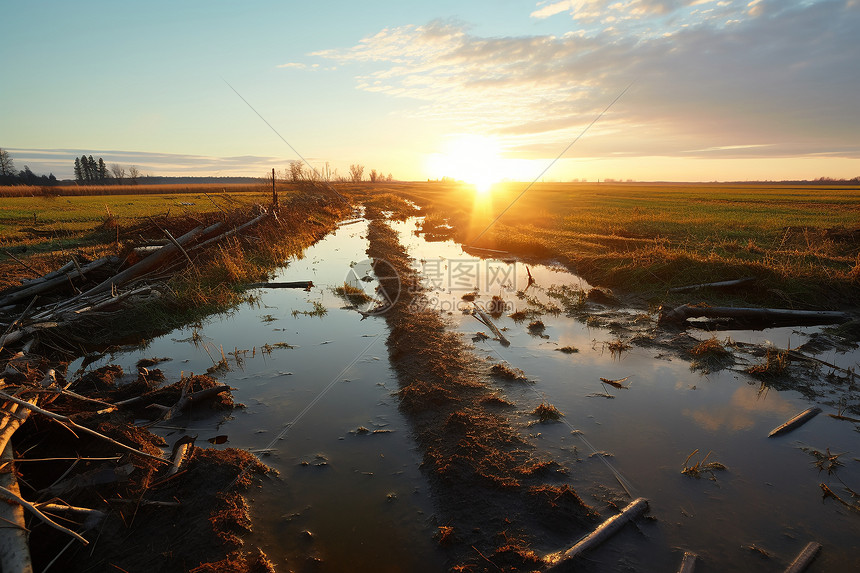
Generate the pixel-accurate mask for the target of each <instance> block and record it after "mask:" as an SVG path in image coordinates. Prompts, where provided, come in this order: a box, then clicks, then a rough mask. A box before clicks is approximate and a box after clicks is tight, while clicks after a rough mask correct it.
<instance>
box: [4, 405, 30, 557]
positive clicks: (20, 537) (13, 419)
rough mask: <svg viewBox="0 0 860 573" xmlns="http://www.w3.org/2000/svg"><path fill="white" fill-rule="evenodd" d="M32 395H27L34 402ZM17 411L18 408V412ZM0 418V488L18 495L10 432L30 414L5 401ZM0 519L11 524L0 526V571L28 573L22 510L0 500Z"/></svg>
mask: <svg viewBox="0 0 860 573" xmlns="http://www.w3.org/2000/svg"><path fill="white" fill-rule="evenodd" d="M35 401H36V398H31V402H33V403H35ZM19 410H20V411H19ZM0 412H2V414H3V418H2V420H0V452H2V455H0V463H2V464H3V467H2V468H0V487H2V488H5V489H6V490H8V491H10V492H12V493H13V494H15V495H18V496H20V495H21V490H20V489H19V488H18V478H17V476H16V474H15V466H14V464H13V459H14V457H15V456H14V452H13V450H12V443H11V439H12V434H14V433H15V430H17V429H18V428H19V427H20V426H21V424H23V423H24V421H26V419H27V418H28V417H29V415H30V410H27V409H25V408H20V407H19V405H18V404H15V403H12V404H8V403H7V404H5V405H4V407H3V408H2V410H0ZM0 521H2V522H3V523H9V524H12V527H2V528H0V571H20V572H22V573H32V571H33V565H32V563H31V560H30V546H29V545H28V543H27V538H28V535H29V531H27V527H26V524H25V521H24V509H23V507H22V506H21V505H19V504H17V503H2V502H0Z"/></svg>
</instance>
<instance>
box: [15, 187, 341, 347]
mask: <svg viewBox="0 0 860 573" xmlns="http://www.w3.org/2000/svg"><path fill="white" fill-rule="evenodd" d="M137 188H138V187H137V186H135V187H126V188H123V189H122V191H123V192H124V194H118V195H106V196H59V197H57V196H39V197H3V198H2V199H0V289H2V288H5V287H8V286H13V285H20V284H21V281H23V280H26V279H32V278H34V277H36V276H40V275H42V274H45V273H47V272H50V271H53V270H56V269H57V268H59V267H61V266H62V265H64V264H66V263H67V262H69V260H70V259H71V257H72V256H73V255H74V256H75V257H76V258H77V260H78V261H79V262H85V261H87V260H94V259H97V258H101V257H104V256H107V255H116V256H118V257H119V260H128V259H127V257H132V258H133V257H134V256H135V255H134V254H133V253H132V248H133V247H136V246H139V245H141V244H146V243H148V242H151V241H157V240H162V241H164V240H165V234H164V232H163V230H164V229H167V230H169V231H170V232H171V233H172V234H173V235H174V236H176V237H178V236H180V235H181V234H183V233H185V232H187V231H189V230H190V229H192V228H194V227H196V226H199V225H202V226H206V225H210V224H212V223H213V222H215V221H218V220H223V221H226V222H227V224H228V225H230V226H235V225H239V224H241V223H244V222H245V221H247V220H249V219H251V218H252V217H254V216H255V214H256V207H255V205H257V204H260V205H264V206H269V205H270V204H271V200H272V195H271V187H269V188H268V189H266V190H265V191H264V190H263V189H259V190H256V191H240V192H235V191H234V192H224V191H223V190H222V191H221V192H220V193H208V192H199V191H198V192H197V193H188V192H185V191H184V190H180V191H179V192H178V193H171V192H170V188H169V187H165V188H162V189H161V192H160V193H158V194H151V193H145V194H142V195H135V194H133V193H134V191H136V190H137ZM278 195H279V201H280V205H281V209H280V211H279V216H278V218H277V220H274V219H267V220H266V221H265V222H264V223H260V224H258V225H256V226H255V227H254V228H253V236H254V239H253V240H251V239H248V238H247V237H246V238H241V239H240V238H237V237H233V238H230V239H228V240H226V241H223V242H222V243H219V244H218V245H217V246H216V247H215V248H213V249H208V250H207V251H206V252H205V253H201V254H200V255H198V260H196V261H195V265H194V266H193V267H187V268H186V269H184V270H182V271H179V272H177V273H175V274H174V275H173V277H172V278H171V279H170V281H169V286H170V289H171V292H172V293H173V294H174V295H175V296H174V297H170V298H171V300H169V301H165V303H164V304H163V305H160V306H159V305H155V306H153V307H152V308H146V309H143V310H141V312H140V313H138V314H141V313H142V316H137V317H136V318H135V320H134V321H129V320H127V317H124V318H123V319H122V320H121V321H120V322H123V323H129V322H136V323H137V324H138V325H139V326H141V327H142V329H143V330H147V331H156V330H165V329H169V328H171V327H175V326H178V325H179V324H185V323H187V322H189V321H193V320H197V319H198V318H200V317H202V316H205V315H207V314H209V313H212V312H217V311H221V310H225V309H226V308H228V307H230V306H231V305H233V304H235V303H236V302H238V301H239V300H241V299H242V296H243V295H242V288H241V285H242V284H244V283H247V282H254V281H260V280H265V278H266V277H267V275H268V273H269V272H271V271H272V270H273V269H275V268H277V267H278V266H280V265H282V264H283V263H284V261H286V260H287V259H289V258H290V257H292V256H296V255H299V254H301V253H302V251H303V250H304V249H305V248H306V247H307V246H309V245H311V244H313V243H314V242H315V241H316V240H318V239H320V238H321V237H322V236H324V235H325V234H327V233H328V232H329V231H331V229H332V228H334V225H336V223H337V222H338V221H339V220H341V219H342V218H344V217H346V216H347V215H348V214H349V213H350V208H349V205H348V204H347V203H345V202H339V201H338V200H337V197H336V196H334V195H332V194H331V193H330V192H327V191H325V190H320V189H312V188H309V187H308V188H305V189H304V190H302V189H299V188H298V187H296V186H289V185H284V186H281V188H279V190H278ZM114 326H115V325H111V329H114ZM111 329H104V330H105V331H106V332H108V334H110V333H111V332H113V330H111ZM114 330H117V331H120V330H122V329H121V325H120V327H117V328H115V329H114Z"/></svg>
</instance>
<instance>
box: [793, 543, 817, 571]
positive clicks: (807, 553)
mask: <svg viewBox="0 0 860 573" xmlns="http://www.w3.org/2000/svg"><path fill="white" fill-rule="evenodd" d="M819 551H821V544H820V543H816V542H814V541H810V542H809V543H807V544H806V547H804V548H803V551H801V552H800V554H799V555H798V556H797V557H795V558H794V561H792V562H791V565H789V566H788V569H786V570H785V573H803V571H806V568H807V567H809V564H810V563H812V560H813V559H815V556H816V555H818V552H819Z"/></svg>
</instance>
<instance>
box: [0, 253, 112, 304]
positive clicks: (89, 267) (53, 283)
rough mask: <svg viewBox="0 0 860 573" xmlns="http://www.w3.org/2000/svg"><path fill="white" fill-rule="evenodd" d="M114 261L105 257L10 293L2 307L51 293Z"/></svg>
mask: <svg viewBox="0 0 860 573" xmlns="http://www.w3.org/2000/svg"><path fill="white" fill-rule="evenodd" d="M113 260H115V258H114V257H103V258H101V259H96V260H95V261H92V262H91V263H87V264H86V265H85V266H83V267H81V270H80V271H78V270H77V269H75V270H73V271H69V272H68V273H66V274H63V275H60V276H58V277H54V278H52V279H49V280H47V281H44V282H40V283H38V284H34V285H32V286H28V287H26V288H23V289H21V290H19V291H16V292H13V293H10V294H8V295H6V296H5V297H3V298H2V299H0V306H6V305H10V304H15V303H17V302H20V301H22V300H24V299H26V298H29V297H31V296H33V295H37V294H41V293H43V292H46V291H49V290H51V289H53V288H55V287H57V286H59V285H62V284H64V283H66V282H67V281H70V280H72V279H76V278H78V277H79V276H81V275H82V274H83V273H87V272H90V271H93V270H95V269H97V268H99V267H102V266H104V265H106V264H107V263H108V262H111V261H113Z"/></svg>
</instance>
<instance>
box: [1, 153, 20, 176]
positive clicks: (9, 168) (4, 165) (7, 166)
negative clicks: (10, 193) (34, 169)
mask: <svg viewBox="0 0 860 573" xmlns="http://www.w3.org/2000/svg"><path fill="white" fill-rule="evenodd" d="M16 173H17V172H16V171H15V164H14V163H13V162H12V156H11V155H9V152H8V151H6V150H5V149H0V175H3V176H8V177H14V176H15V174H16Z"/></svg>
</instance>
